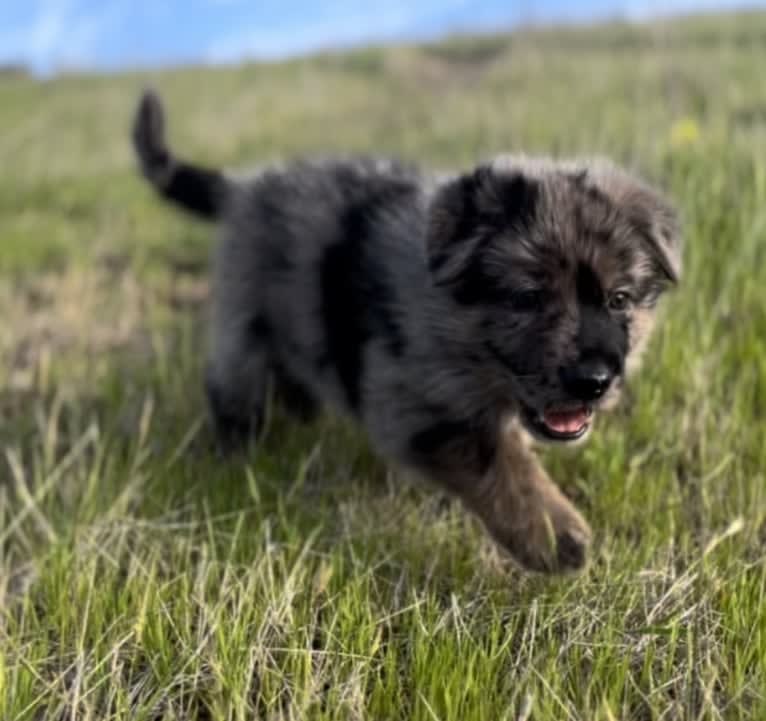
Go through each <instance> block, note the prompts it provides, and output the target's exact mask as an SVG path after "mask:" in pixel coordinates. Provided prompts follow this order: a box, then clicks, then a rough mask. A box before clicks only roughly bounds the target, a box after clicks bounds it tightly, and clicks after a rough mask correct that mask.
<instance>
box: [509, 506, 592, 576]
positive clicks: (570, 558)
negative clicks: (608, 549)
mask: <svg viewBox="0 0 766 721" xmlns="http://www.w3.org/2000/svg"><path fill="white" fill-rule="evenodd" d="M563 500H564V503H565V504H566V506H568V508H567V507H561V508H556V509H545V508H540V509H538V511H537V512H536V511H533V512H532V513H531V514H530V518H529V520H528V522H527V523H526V524H525V525H524V526H523V527H522V529H520V532H519V531H517V532H515V533H513V534H512V536H511V538H510V539H509V540H510V543H508V544H507V548H508V551H509V552H510V554H511V556H513V557H514V558H515V559H516V560H517V561H518V562H519V563H521V565H523V566H524V567H525V568H527V569H529V570H531V571H539V572H544V573H565V572H573V571H580V570H582V569H583V568H584V567H585V566H586V564H587V562H588V556H589V551H590V544H591V538H592V533H591V530H590V527H589V526H588V523H587V522H586V521H585V519H584V518H583V517H582V516H581V515H580V513H579V512H578V511H577V509H576V508H575V507H574V506H573V505H572V504H571V503H569V501H566V499H563Z"/></svg>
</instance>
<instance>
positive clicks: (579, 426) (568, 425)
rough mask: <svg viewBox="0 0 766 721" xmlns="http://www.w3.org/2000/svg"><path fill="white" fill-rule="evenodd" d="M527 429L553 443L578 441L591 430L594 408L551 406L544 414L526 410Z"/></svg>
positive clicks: (580, 405) (529, 409)
mask: <svg viewBox="0 0 766 721" xmlns="http://www.w3.org/2000/svg"><path fill="white" fill-rule="evenodd" d="M523 417H524V420H525V422H526V425H527V427H528V428H529V430H531V431H532V432H533V433H535V434H536V435H538V436H542V437H543V438H545V439H547V440H551V441H576V440H577V439H578V438H582V437H583V436H584V435H585V434H586V433H587V432H588V429H589V428H590V424H591V419H592V418H593V407H592V406H590V405H585V404H579V405H574V406H573V405H567V406H564V405H550V406H548V407H547V408H546V409H545V410H544V411H543V412H542V413H540V412H539V411H535V410H533V409H531V408H529V407H525V408H524V412H523Z"/></svg>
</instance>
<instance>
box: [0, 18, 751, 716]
mask: <svg viewBox="0 0 766 721" xmlns="http://www.w3.org/2000/svg"><path fill="white" fill-rule="evenodd" d="M765 61H766V14H749V15H731V16H711V17H707V18H705V17H700V18H691V19H686V20H681V21H675V22H673V23H670V24H667V25H664V26H659V25H655V26H645V27H628V26H622V25H611V26H601V27H594V28H584V29H580V30H558V29H551V30H546V31H525V32H520V33H518V34H514V35H498V36H491V37H483V38H473V39H472V38H463V39H452V40H448V41H446V42H443V43H441V44H435V45H429V46H417V47H415V46H410V47H398V48H388V49H380V48H370V49H363V50H357V51H353V52H349V53H345V54H332V53H326V54H322V55H319V56H315V57H311V58H305V59H299V60H293V61H289V62H285V63H282V64H273V65H256V64H253V65H243V66H241V67H232V68H225V69H209V68H208V69H206V68H189V69H176V70H167V71H163V72H145V73H134V74H125V75H119V76H109V77H106V76H101V77H99V76H84V75H67V76H61V77H58V78H56V79H53V80H47V81H36V80H32V79H28V78H25V77H23V76H14V75H12V74H10V73H9V74H6V75H4V76H0V166H1V167H2V168H3V172H2V174H1V175H0V228H1V230H0V318H2V322H0V451H2V453H1V454H0V718H1V719H3V720H4V721H15V720H19V721H21V720H22V719H45V720H46V721H48V720H58V719H61V720H62V721H63V720H64V719H67V720H71V721H75V720H81V719H82V720H85V719H91V720H93V721H103V720H105V719H131V720H135V721H141V720H144V719H146V720H147V721H148V720H155V719H156V720H160V719H161V720H168V721H169V720H170V719H202V720H205V721H223V720H224V719H232V720H240V719H241V720H245V719H248V720H249V719H264V720H266V719H268V720H270V721H271V720H274V721H276V720H277V719H312V720H313V719H328V720H329V719H380V720H395V719H408V720H409V719H412V720H421V721H436V720H437V719H438V720H441V721H446V720H453V719H455V720H458V721H472V720H476V721H486V720H494V719H507V720H508V721H517V720H518V721H523V720H527V721H528V720H529V719H535V720H536V721H540V720H547V719H551V720H556V721H561V720H564V719H568V720H572V721H574V720H575V719H579V720H583V721H594V720H596V721H597V720H601V719H603V720H604V721H611V720H614V719H637V720H643V719H699V720H700V721H702V720H711V721H712V720H714V719H764V718H766V565H765V564H766V483H765V479H764V473H765V471H764V469H766V431H765V428H766V426H765V422H766V417H765V415H764V413H765V410H766V82H764V80H763V67H764V62H765ZM147 83H152V84H154V85H155V86H156V87H158V89H159V90H160V91H161V92H162V93H163V95H164V96H165V99H166V102H167V104H168V108H169V113H170V123H171V132H172V135H173V138H174V140H175V141H176V144H177V145H178V147H179V148H181V149H183V150H185V151H187V152H188V153H189V154H191V155H192V156H194V157H195V158H198V159H200V160H206V161H210V162H213V163H216V164H218V163H225V164H227V165H232V166H237V165H239V166H245V167H246V166H247V165H248V164H251V163H261V162H265V161H271V160H278V159H281V158H284V157H288V156H292V155H295V154H300V153H305V152H332V151H372V152H376V153H387V154H391V153H392V154H396V155H401V156H405V157H408V158H411V159H414V160H417V161H419V162H421V163H423V164H425V165H428V166H432V167H453V166H468V165H470V164H472V163H474V162H475V161H476V160H477V159H480V158H484V157H488V156H491V155H492V154H494V153H496V152H498V151H520V150H525V151H527V152H545V153H554V154H558V155H572V154H594V153H596V154H607V155H610V156H613V157H614V158H615V159H617V160H618V161H619V162H621V163H624V164H627V165H629V166H631V167H633V168H636V169H638V170H639V171H641V172H643V173H644V174H645V175H646V176H648V177H650V178H652V179H653V180H655V181H656V182H658V183H660V184H662V185H663V186H664V187H666V188H667V190H668V192H669V193H670V195H671V196H672V198H673V199H674V201H675V202H676V204H677V205H678V206H679V207H680V208H681V209H682V211H683V215H684V224H685V238H686V253H685V275H684V279H683V283H682V285H681V286H680V288H679V289H678V290H677V291H676V292H674V293H673V294H672V295H670V296H669V297H668V298H667V299H666V300H665V302H664V305H663V316H664V318H663V323H662V324H661V326H660V329H659V331H658V332H657V334H656V336H655V337H654V340H653V343H652V346H651V349H650V351H649V353H648V354H647V362H646V365H645V368H644V371H643V372H642V373H641V375H640V377H638V378H637V379H636V381H635V382H634V383H633V384H632V386H631V388H630V393H629V394H628V397H627V398H626V399H625V401H624V403H623V404H622V406H621V408H620V410H619V411H618V412H616V413H614V414H613V415H611V416H610V417H609V418H608V419H607V418H604V419H601V420H600V422H599V428H598V429H597V432H596V433H595V434H594V436H593V438H592V439H591V440H590V442H589V443H588V445H587V446H586V447H584V448H582V449H579V450H577V451H574V452H571V451H555V452H553V451H547V452H546V458H547V463H548V467H549V469H550V470H551V471H552V474H553V475H554V477H555V478H556V479H557V480H559V481H560V482H561V484H562V486H563V487H564V488H565V490H566V492H567V493H568V494H570V495H572V496H574V497H576V498H577V499H578V502H579V504H580V507H581V508H582V509H583V510H584V511H585V512H586V515H587V516H588V518H589V519H590V521H591V523H592V525H593V527H594V529H595V531H596V545H595V549H594V558H593V561H592V563H591V564H590V566H589V568H588V570H587V571H586V572H585V573H584V574H582V575H581V576H578V577H575V578H553V579H548V578H543V577H535V576H526V575H523V574H521V573H519V572H518V571H516V570H513V569H512V568H509V566H508V564H507V563H506V562H504V560H503V559H502V557H501V556H500V555H499V554H498V553H497V552H496V551H495V550H494V549H493V547H492V546H491V544H489V543H488V541H487V540H486V539H485V538H484V536H483V534H482V532H481V529H480V528H479V527H478V525H477V523H476V522H475V521H474V520H472V519H471V518H469V517H467V516H466V515H465V514H464V513H463V512H462V510H461V509H460V508H459V506H458V505H457V504H456V503H454V502H451V501H450V500H449V499H446V498H445V497H444V496H443V495H442V494H440V493H438V492H437V491H435V490H434V489H432V488H428V487H425V486H424V485H422V484H421V483H418V482H417V481H415V480H414V479H411V478H405V477H402V474H400V473H397V472H394V471H392V470H390V469H387V467H386V466H385V465H384V464H383V463H382V462H381V461H380V460H379V459H377V458H375V457H374V456H373V455H372V454H371V452H370V451H369V449H368V448H367V446H366V444H365V440H364V438H363V437H362V436H361V435H360V434H359V433H358V431H357V430H355V429H354V428H353V427H351V426H350V425H349V424H347V423H345V422H344V421H342V420H339V419H332V418H327V419H324V420H323V421H321V422H320V423H318V424H316V425H314V426H301V425H297V424H296V423H295V422H293V421H291V420H289V419H288V418H287V417H286V415H285V414H284V412H283V411H281V410H280V409H279V408H274V409H273V412H272V414H271V419H270V422H269V425H268V428H267V433H266V437H265V439H264V441H263V443H262V444H261V447H260V448H259V450H258V452H257V453H255V454H253V455H252V456H251V457H249V458H248V459H246V460H245V459H240V460H232V461H228V462H226V461H223V460H221V459H220V458H219V457H218V456H217V455H216V454H215V453H214V452H213V450H212V448H213V444H212V437H211V433H210V430H209V428H208V426H207V425H206V421H205V408H204V399H203V394H202V389H201V373H202V365H203V349H204V335H205V332H204V319H205V314H206V308H207V304H206V298H207V294H208V284H207V278H208V256H209V252H210V247H211V243H212V241H211V233H210V231H209V229H208V228H206V227H204V226H203V225H201V224H198V223H195V222H194V221H192V220H190V219H187V218H185V217H182V216H181V215H180V214H176V213H174V212H172V211H171V210H169V209H168V208H167V207H164V206H162V205H161V204H160V203H159V202H157V201H156V199H155V198H154V197H153V196H152V194H151V192H150V191H149V189H148V188H147V187H146V186H144V185H143V184H142V183H141V182H140V181H139V179H138V177H137V174H136V172H135V169H134V165H133V159H132V157H131V152H130V146H129V143H128V140H127V130H128V125H129V120H130V114H131V112H132V108H133V104H134V101H135V99H136V97H137V94H138V92H139V89H140V88H141V87H142V86H144V85H145V84H147Z"/></svg>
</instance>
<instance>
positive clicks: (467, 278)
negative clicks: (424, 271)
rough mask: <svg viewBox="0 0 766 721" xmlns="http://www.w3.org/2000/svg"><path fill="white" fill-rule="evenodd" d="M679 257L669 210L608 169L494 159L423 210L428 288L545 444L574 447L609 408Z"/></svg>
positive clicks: (650, 193) (599, 164)
mask: <svg viewBox="0 0 766 721" xmlns="http://www.w3.org/2000/svg"><path fill="white" fill-rule="evenodd" d="M680 256H681V239H680V233H679V228H678V222H677V218H676V214H675V212H674V211H673V209H672V208H671V207H670V206H669V205H668V204H667V203H666V202H665V200H663V198H662V197H661V196H660V195H659V194H658V193H657V192H655V191H654V190H652V189H651V188H649V187H648V186H646V185H645V184H644V183H642V182H640V181H638V180H636V179H635V178H632V177H631V176H629V175H628V174H626V173H625V172H623V171H621V170H619V169H617V168H615V167H613V166H611V165H609V164H608V163H605V162H595V163H592V164H588V163H582V164H578V163H554V162H552V161H548V160H529V159H523V158H522V159H519V158H499V159H497V160H495V161H494V162H493V163H492V164H490V165H486V166H482V167H479V168H478V169H477V170H475V171H474V172H473V173H470V174H466V175H463V176H460V177H458V178H456V179H454V180H451V181H449V182H447V183H445V184H444V185H443V186H442V187H441V188H440V189H439V190H438V191H437V193H436V195H435V197H434V199H433V201H432V204H431V209H430V215H429V229H428V259H429V267H430V270H431V274H432V278H433V282H434V284H435V285H436V286H437V287H439V288H440V289H441V290H442V291H443V292H445V293H447V294H448V295H449V297H450V298H451V300H452V302H453V303H454V304H455V308H454V312H455V313H456V314H457V315H459V316H460V317H461V319H462V320H464V321H465V323H466V324H467V325H468V326H469V327H471V328H472V331H471V333H472V338H471V339H470V340H471V343H475V344H477V345H480V346H481V347H482V349H483V351H484V357H485V358H487V359H488V363H489V364H491V365H492V367H493V371H494V375H493V377H496V378H497V379H498V382H502V383H506V384H508V387H509V388H510V389H511V391H512V395H513V397H514V398H515V399H516V400H517V402H518V403H519V406H520V407H519V412H520V416H521V419H522V421H523V422H524V424H525V426H526V427H527V429H528V430H529V431H531V432H532V433H533V435H535V436H537V437H538V438H540V439H543V440H554V441H571V440H576V439H579V438H582V437H583V436H584V435H585V434H586V433H587V432H588V430H589V428H590V425H591V417H592V414H593V412H594V411H595V410H597V409H599V408H607V407H610V406H611V405H613V404H614V402H615V401H616V400H617V397H618V396H619V392H620V389H621V387H622V385H623V379H624V377H625V374H626V373H627V372H628V371H630V370H631V369H632V368H633V367H635V365H636V364H637V361H638V358H639V357H640V355H641V351H642V349H643V347H644V345H645V343H646V340H647V339H648V335H649V332H650V330H651V327H652V317H653V313H654V308H655V305H656V303H657V300H658V298H659V297H660V295H661V294H662V293H663V291H664V290H665V289H667V288H668V287H669V286H671V285H673V284H675V283H676V282H677V281H678V278H679V274H680V270H681V267H680V266H681V259H680ZM501 379H502V380H501Z"/></svg>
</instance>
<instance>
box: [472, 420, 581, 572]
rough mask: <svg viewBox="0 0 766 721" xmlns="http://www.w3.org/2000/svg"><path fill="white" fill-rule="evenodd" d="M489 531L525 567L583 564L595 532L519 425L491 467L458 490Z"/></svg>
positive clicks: (577, 566)
mask: <svg viewBox="0 0 766 721" xmlns="http://www.w3.org/2000/svg"><path fill="white" fill-rule="evenodd" d="M459 493H460V495H461V496H462V498H463V500H464V502H465V503H466V505H467V506H468V507H469V508H470V509H471V510H472V511H473V512H474V513H475V514H476V515H477V516H478V517H479V518H480V519H481V520H482V521H483V523H484V525H485V526H486V527H487V529H488V531H489V532H490V534H491V535H492V536H493V538H495V540H496V541H497V542H498V543H499V544H500V545H501V546H502V547H503V548H505V549H506V550H507V551H508V552H509V553H510V554H511V556H512V557H513V558H514V559H515V560H517V561H518V562H519V563H520V564H521V565H523V566H524V567H525V568H528V569H531V570H535V571H545V572H563V571H574V570H578V569H580V568H582V567H583V566H584V565H585V563H586V561H587V556H588V547H589V545H590V539H591V531H590V528H589V526H588V523H587V522H586V521H585V519H584V518H583V517H582V515H581V514H580V512H579V511H578V510H577V509H576V508H575V507H574V505H573V504H572V503H571V502H570V501H569V500H568V499H567V498H566V497H565V496H564V494H563V493H562V492H561V491H560V490H559V488H558V487H557V486H556V484H555V483H554V482H553V481H552V480H551V479H550V477H549V476H548V474H547V473H546V472H545V469H544V468H543V467H542V465H541V463H540V461H539V460H538V458H537V456H536V455H535V454H534V452H533V451H532V449H531V448H530V447H529V444H528V443H526V442H525V440H524V438H523V437H522V435H521V433H519V431H518V430H516V429H511V430H507V431H505V432H504V433H503V435H502V436H501V437H500V439H499V443H498V447H497V450H496V453H495V454H494V458H493V461H492V463H491V465H490V467H489V469H488V470H487V471H486V472H485V473H484V474H483V476H482V477H481V478H480V479H478V480H477V481H476V482H474V483H465V484H462V487H461V488H460V489H459Z"/></svg>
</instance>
